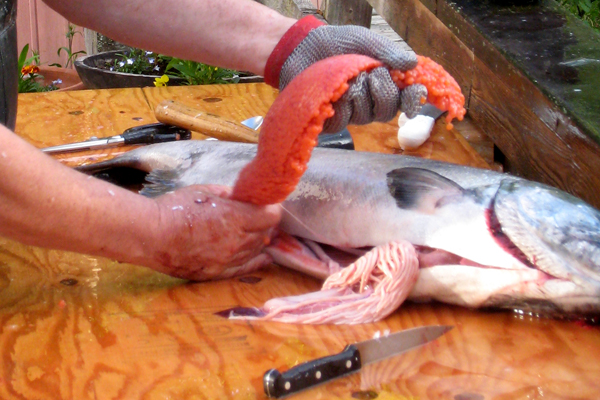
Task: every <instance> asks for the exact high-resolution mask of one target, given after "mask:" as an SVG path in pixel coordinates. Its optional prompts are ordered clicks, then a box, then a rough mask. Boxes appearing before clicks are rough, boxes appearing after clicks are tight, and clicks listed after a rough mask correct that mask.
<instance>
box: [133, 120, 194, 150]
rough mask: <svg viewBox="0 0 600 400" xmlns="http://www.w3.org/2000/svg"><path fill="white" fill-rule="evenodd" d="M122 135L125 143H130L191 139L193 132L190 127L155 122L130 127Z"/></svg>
mask: <svg viewBox="0 0 600 400" xmlns="http://www.w3.org/2000/svg"><path fill="white" fill-rule="evenodd" d="M121 136H123V139H124V143H123V144H126V145H129V144H152V143H162V142H173V141H176V140H189V139H190V138H191V137H192V133H191V132H190V131H189V130H188V129H184V128H179V127H177V126H174V125H166V124H163V123H161V122H157V123H155V124H148V125H142V126H136V127H133V128H129V129H127V130H126V131H125V132H123V134H122V135H121Z"/></svg>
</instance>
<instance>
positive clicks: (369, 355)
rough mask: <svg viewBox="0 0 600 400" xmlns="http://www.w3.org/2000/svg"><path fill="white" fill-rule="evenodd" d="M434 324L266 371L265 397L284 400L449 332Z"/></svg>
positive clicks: (443, 327)
mask: <svg viewBox="0 0 600 400" xmlns="http://www.w3.org/2000/svg"><path fill="white" fill-rule="evenodd" d="M452 328H453V327H452V326H445V325H433V326H423V327H419V328H413V329H408V330H405V331H400V332H396V333H393V334H391V335H388V336H383V337H380V338H375V339H370V340H365V341H364V342H359V343H354V344H351V345H348V346H346V348H345V349H344V350H343V351H342V352H341V353H338V354H334V355H332V356H327V357H323V358H319V359H316V360H313V361H309V362H306V363H303V364H300V365H297V366H295V367H294V368H292V369H290V370H288V371H286V372H284V373H281V372H279V371H278V370H276V369H271V370H269V371H267V372H266V373H265V375H264V377H263V385H264V389H265V393H266V395H267V396H268V397H276V398H279V397H283V396H288V395H290V394H293V393H297V392H299V391H301V390H304V389H307V388H310V387H313V386H316V385H320V384H322V383H325V382H327V381H330V380H332V379H336V378H339V377H342V376H345V375H349V374H351V373H354V372H357V371H358V370H360V369H361V368H362V366H363V365H367V364H370V363H373V362H377V361H381V360H384V359H386V358H389V357H392V356H395V355H398V354H402V353H404V352H406V351H408V350H412V349H415V348H417V347H419V346H422V345H424V344H426V343H429V342H431V341H433V340H435V339H437V338H438V337H440V336H442V335H443V334H444V333H446V332H448V331H449V330H450V329H452Z"/></svg>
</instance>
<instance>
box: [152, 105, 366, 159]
mask: <svg viewBox="0 0 600 400" xmlns="http://www.w3.org/2000/svg"><path fill="white" fill-rule="evenodd" d="M154 116H155V117H156V119H157V120H158V121H160V122H163V123H165V124H171V125H177V126H181V127H183V128H186V129H190V130H192V131H195V132H200V133H202V134H204V135H207V136H210V137H212V138H215V139H219V140H227V141H231V142H244V143H258V136H259V133H258V132H257V131H256V128H255V129H252V128H249V127H248V126H245V125H243V124H239V123H237V122H233V121H228V120H226V119H223V118H221V117H220V116H218V115H215V114H211V113H207V112H205V111H201V110H198V109H195V108H193V107H189V106H187V105H186V104H182V103H179V102H177V101H173V100H164V101H162V102H160V103H159V104H158V105H157V106H156V108H155V109H154ZM317 140H318V144H317V145H318V146H319V147H331V148H337V149H346V150H354V142H353V141H352V136H350V132H349V131H348V129H346V128H344V129H343V130H341V131H340V132H337V133H325V134H320V135H319V136H318V138H317Z"/></svg>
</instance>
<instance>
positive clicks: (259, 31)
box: [44, 0, 295, 75]
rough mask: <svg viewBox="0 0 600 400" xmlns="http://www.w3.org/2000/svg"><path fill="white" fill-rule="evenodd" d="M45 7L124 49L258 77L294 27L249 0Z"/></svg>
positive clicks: (136, 0) (73, 2) (69, 2)
mask: <svg viewBox="0 0 600 400" xmlns="http://www.w3.org/2000/svg"><path fill="white" fill-rule="evenodd" d="M44 1H45V2H46V3H47V4H48V5H49V6H50V7H52V8H53V9H55V10H56V11H58V12H59V13H61V14H62V15H63V16H65V17H66V18H67V19H69V20H70V21H72V22H74V23H76V24H78V25H82V26H85V27H88V28H90V29H93V30H96V31H98V32H101V33H103V34H105V35H106V36H108V37H111V38H114V39H116V40H118V41H120V42H123V43H125V44H128V45H131V46H134V47H138V48H143V49H146V50H153V51H156V52H159V53H163V54H168V55H171V56H176V57H179V58H184V59H192V60H195V61H199V62H204V63H207V64H211V65H217V66H221V67H227V68H233V69H238V70H247V71H251V72H254V73H257V74H260V75H263V74H264V69H265V63H266V61H267V58H268V57H269V55H270V54H271V52H272V51H273V49H274V47H275V45H276V44H277V42H278V41H279V39H280V38H281V36H283V34H284V33H285V32H286V31H287V30H288V29H289V27H290V26H292V25H293V23H294V22H295V20H293V19H290V18H286V17H284V16H282V15H281V14H279V13H277V12H275V11H273V10H271V9H269V8H268V7H265V6H263V5H261V4H259V3H257V2H254V1H251V0H178V1H174V0H128V1H116V0H96V1H87V0H44Z"/></svg>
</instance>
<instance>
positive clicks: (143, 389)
mask: <svg viewBox="0 0 600 400" xmlns="http://www.w3.org/2000/svg"><path fill="white" fill-rule="evenodd" d="M318 288H319V282H317V281H315V280H313V279H311V278H308V277H305V276H302V275H300V274H298V273H295V272H292V271H287V270H284V269H281V268H279V267H277V266H270V267H268V268H266V269H265V270H263V271H259V272H256V273H254V274H252V275H250V276H245V277H243V278H237V279H228V280H223V281H216V282H205V283H188V282H185V281H182V280H178V279H174V278H170V277H167V276H165V275H161V274H158V273H154V272H152V271H150V270H148V269H145V268H141V267H136V266H132V265H128V264H120V263H117V262H114V261H110V260H106V259H98V258H93V257H88V256H83V255H77V254H72V253H66V252H59V251H48V250H43V249H39V248H32V247H28V246H24V245H21V244H18V243H14V242H10V241H8V240H4V239H0V354H1V357H2V360H1V362H0V398H2V399H217V398H218V399H264V398H265V396H264V394H263V389H262V375H263V373H264V372H265V371H266V370H268V369H270V368H279V369H281V370H285V369H288V368H290V367H292V366H294V365H296V364H297V363H300V362H303V361H307V360H309V359H312V358H316V357H321V356H324V355H327V354H331V353H335V352H339V351H341V349H342V348H343V347H344V346H345V345H346V344H347V343H352V342H355V341H360V340H364V339H368V338H370V337H372V336H373V335H374V334H375V333H376V332H380V333H384V332H385V331H392V332H393V331H397V330H401V329H407V328H410V327H413V326H421V325H429V324H450V325H454V326H455V329H454V330H452V331H451V332H449V333H448V334H446V335H445V336H444V337H442V338H441V339H439V340H438V341H436V342H434V343H432V344H430V345H428V346H425V347H424V348H421V349H419V350H416V351H412V352H409V353H407V354H405V355H402V356H399V357H394V358H392V359H390V360H387V361H385V362H381V363H377V364H372V365H369V366H367V367H366V368H364V369H363V370H362V371H361V372H360V373H358V374H355V375H353V376H351V377H347V378H344V379H340V380H337V381H334V382H331V383H328V384H326V385H322V386H320V387H317V388H315V389H313V390H310V391H306V392H304V393H301V394H299V395H298V396H296V397H295V398H298V399H318V398H322V399H336V398H343V399H356V398H359V399H360V398H379V399H427V398H432V399H433V398H435V399H462V400H465V399H471V400H474V399H519V398H528V399H542V398H553V399H554V398H565V399H571V398H573V399H579V398H593V397H594V396H595V395H597V394H598V393H600V383H599V382H598V379H597V378H598V376H600V362H599V361H598V355H599V354H600V332H599V330H598V329H597V328H596V327H589V326H586V325H582V324H577V323H574V322H561V321H551V320H546V319H539V318H536V317H532V316H528V315H523V314H518V313H507V312H498V313H489V312H477V311H470V310H466V309H462V308H458V307H450V306H445V305H441V304H432V305H419V304H405V305H403V306H402V307H401V308H400V310H398V311H397V312H396V313H395V314H393V315H392V316H390V317H389V318H387V319H386V320H385V321H382V322H378V323H374V324H364V325H358V326H329V325H325V326H302V325H286V324H279V323H268V322H243V321H229V320H227V319H224V318H222V317H219V316H217V315H216V313H217V312H218V311H221V310H224V309H227V308H231V307H233V306H238V305H241V306H246V307H250V306H259V305H260V304H262V303H263V302H264V301H265V300H267V299H269V298H271V297H274V296H282V295H288V294H298V293H303V292H308V291H312V290H317V289H318Z"/></svg>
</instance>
